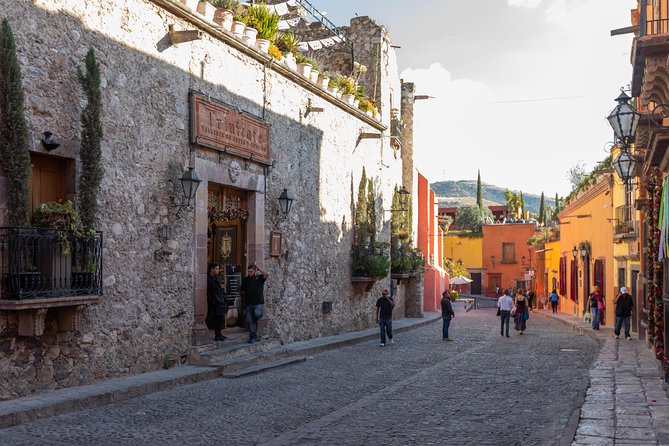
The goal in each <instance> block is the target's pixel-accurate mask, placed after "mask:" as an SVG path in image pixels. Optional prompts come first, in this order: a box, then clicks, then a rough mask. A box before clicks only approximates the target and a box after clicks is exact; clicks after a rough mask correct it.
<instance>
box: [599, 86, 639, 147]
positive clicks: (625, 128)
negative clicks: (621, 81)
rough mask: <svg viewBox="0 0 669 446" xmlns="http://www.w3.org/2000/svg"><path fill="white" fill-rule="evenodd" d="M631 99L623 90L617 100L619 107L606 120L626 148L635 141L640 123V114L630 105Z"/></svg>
mask: <svg viewBox="0 0 669 446" xmlns="http://www.w3.org/2000/svg"><path fill="white" fill-rule="evenodd" d="M630 99H631V98H630V97H629V96H627V94H625V91H623V90H622V89H621V91H620V96H618V97H617V98H616V101H617V102H618V105H616V107H615V108H614V109H613V110H612V111H611V113H609V116H608V117H607V118H606V119H607V120H608V121H609V124H610V125H611V127H612V128H613V132H614V133H615V135H616V138H618V140H619V141H621V142H622V144H623V145H624V146H629V145H630V144H631V143H632V142H633V141H634V135H635V133H636V126H637V124H638V123H639V114H638V113H637V112H636V111H635V110H634V107H632V106H631V105H630V103H629V100H630Z"/></svg>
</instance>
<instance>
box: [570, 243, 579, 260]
mask: <svg viewBox="0 0 669 446" xmlns="http://www.w3.org/2000/svg"><path fill="white" fill-rule="evenodd" d="M571 255H572V256H573V257H574V258H576V257H578V249H576V246H574V249H572V250H571Z"/></svg>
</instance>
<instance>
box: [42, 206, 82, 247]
mask: <svg viewBox="0 0 669 446" xmlns="http://www.w3.org/2000/svg"><path fill="white" fill-rule="evenodd" d="M33 226H35V227H37V228H48V229H54V230H56V231H57V237H58V244H59V246H60V251H61V254H62V255H64V256H69V255H70V253H71V249H70V241H69V238H68V236H69V235H70V233H74V234H82V233H83V228H82V226H81V223H79V216H78V215H77V211H75V210H74V206H72V202H71V201H70V200H67V201H66V202H65V203H62V202H55V201H49V202H46V203H42V204H41V205H39V206H38V207H37V209H35V211H34V212H33Z"/></svg>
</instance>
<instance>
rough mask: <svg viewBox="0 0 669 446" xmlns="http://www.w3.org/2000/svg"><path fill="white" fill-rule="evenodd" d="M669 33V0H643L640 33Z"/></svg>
mask: <svg viewBox="0 0 669 446" xmlns="http://www.w3.org/2000/svg"><path fill="white" fill-rule="evenodd" d="M667 33H669V0H641V11H640V15H639V34H640V35H641V36H652V35H656V34H667Z"/></svg>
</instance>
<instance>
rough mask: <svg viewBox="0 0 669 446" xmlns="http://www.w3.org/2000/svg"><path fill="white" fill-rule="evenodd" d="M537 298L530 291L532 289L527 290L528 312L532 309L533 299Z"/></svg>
mask: <svg viewBox="0 0 669 446" xmlns="http://www.w3.org/2000/svg"><path fill="white" fill-rule="evenodd" d="M536 297H537V295H536V293H535V292H534V291H532V288H530V289H529V290H527V306H528V309H529V310H532V308H534V299H535V298H536Z"/></svg>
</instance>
